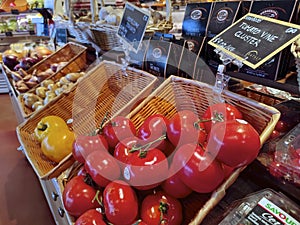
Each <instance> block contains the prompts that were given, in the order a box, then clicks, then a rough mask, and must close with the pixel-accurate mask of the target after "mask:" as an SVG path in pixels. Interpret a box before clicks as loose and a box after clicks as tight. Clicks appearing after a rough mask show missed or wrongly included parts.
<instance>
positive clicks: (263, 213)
mask: <svg viewBox="0 0 300 225" xmlns="http://www.w3.org/2000/svg"><path fill="white" fill-rule="evenodd" d="M299 215H300V209H299V206H297V205H296V203H294V202H293V201H291V200H290V199H289V198H288V197H286V196H285V195H283V194H282V193H278V192H275V191H274V190H272V189H264V190H262V191H259V192H255V193H253V194H250V195H248V196H247V197H245V198H244V199H241V200H238V201H236V202H234V203H233V204H232V206H231V207H230V208H229V209H228V211H227V213H226V215H225V217H224V219H223V220H222V221H221V222H220V223H219V225H299V224H300V222H299V221H300V216H299Z"/></svg>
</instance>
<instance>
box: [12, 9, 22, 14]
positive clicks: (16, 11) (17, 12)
mask: <svg viewBox="0 0 300 225" xmlns="http://www.w3.org/2000/svg"><path fill="white" fill-rule="evenodd" d="M11 14H14V15H19V14H20V12H19V10H17V9H12V10H11Z"/></svg>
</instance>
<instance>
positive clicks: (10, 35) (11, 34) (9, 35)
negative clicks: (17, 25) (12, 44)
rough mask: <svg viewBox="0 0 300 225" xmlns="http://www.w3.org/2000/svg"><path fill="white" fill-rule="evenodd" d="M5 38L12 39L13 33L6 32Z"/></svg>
mask: <svg viewBox="0 0 300 225" xmlns="http://www.w3.org/2000/svg"><path fill="white" fill-rule="evenodd" d="M5 36H6V37H12V36H13V33H12V32H11V31H7V32H5Z"/></svg>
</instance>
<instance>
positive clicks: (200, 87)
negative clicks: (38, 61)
mask: <svg viewBox="0 0 300 225" xmlns="http://www.w3.org/2000/svg"><path fill="white" fill-rule="evenodd" d="M222 97H223V98H224V100H225V101H226V102H228V103H230V104H232V105H234V106H236V107H237V108H238V109H239V110H240V111H241V112H242V114H243V117H244V119H245V120H246V121H248V122H249V123H251V124H252V125H253V126H254V128H255V129H256V130H257V131H258V132H259V134H260V139H261V143H264V142H265V141H266V140H267V138H268V137H269V135H270V134H271V132H272V130H273V129H274V127H275V125H276V123H277V121H278V120H279V117H280V112H279V111H278V110H277V109H275V108H273V107H271V106H267V105H265V104H262V103H259V102H256V101H254V100H252V99H248V98H246V97H244V96H242V95H238V94H235V93H232V92H229V91H224V92H223V94H222ZM213 103H217V100H216V98H215V94H214V91H213V87H212V86H210V85H207V84H205V83H201V82H198V81H194V80H189V79H185V78H181V77H176V76H170V77H169V78H168V79H167V80H165V81H164V82H163V83H162V84H161V85H160V86H159V87H158V88H157V89H156V90H155V91H154V92H153V93H152V94H151V95H150V96H148V97H147V98H146V99H145V100H144V101H143V102H142V103H141V104H139V105H138V106H137V107H136V108H135V109H134V110H133V111H132V112H131V113H130V114H128V115H127V117H128V118H130V119H131V120H132V121H133V123H134V124H135V126H136V127H137V129H138V128H139V127H140V126H141V124H142V123H143V122H144V121H145V119H146V118H148V117H149V116H150V115H153V114H156V113H158V114H163V115H165V116H166V117H167V118H171V117H172V116H173V115H174V113H176V112H177V111H180V110H185V109H189V110H193V111H194V112H195V113H197V115H199V117H201V116H202V115H203V113H204V111H205V110H206V109H207V107H208V106H209V105H210V104H213ZM244 168H245V167H243V168H238V169H236V170H235V172H234V173H233V174H232V175H231V176H230V177H229V178H228V179H227V180H226V181H224V182H223V184H222V185H221V186H220V187H219V188H218V189H217V190H215V191H214V192H213V193H212V194H198V193H192V194H191V195H189V196H188V197H186V198H185V199H182V204H183V208H184V222H183V224H200V223H201V222H202V220H203V219H204V218H205V216H206V215H207V214H208V213H209V211H210V210H211V209H212V208H213V207H214V206H215V205H216V204H218V202H219V201H220V200H221V199H222V198H223V197H224V195H225V192H226V189H228V187H230V186H231V184H232V183H233V182H234V181H235V180H236V179H237V178H238V176H239V174H240V172H241V171H242V170H243V169H244Z"/></svg>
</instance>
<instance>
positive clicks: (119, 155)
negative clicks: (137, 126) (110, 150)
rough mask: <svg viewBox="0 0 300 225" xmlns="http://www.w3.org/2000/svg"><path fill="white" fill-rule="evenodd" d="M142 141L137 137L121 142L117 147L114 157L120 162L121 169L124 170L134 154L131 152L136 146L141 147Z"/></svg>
mask: <svg viewBox="0 0 300 225" xmlns="http://www.w3.org/2000/svg"><path fill="white" fill-rule="evenodd" d="M140 142H141V140H139V139H138V138H137V137H129V138H125V139H123V140H121V141H120V142H119V143H118V144H117V145H116V147H115V150H114V157H115V158H116V159H117V160H118V163H119V165H120V167H121V169H124V167H125V166H126V164H127V163H128V158H129V156H130V155H131V154H132V153H131V152H130V150H131V149H132V148H133V147H134V146H139V145H140Z"/></svg>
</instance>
